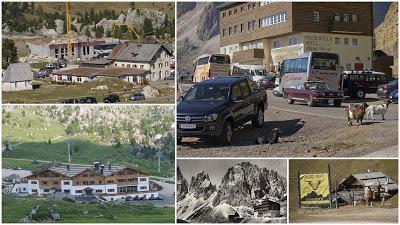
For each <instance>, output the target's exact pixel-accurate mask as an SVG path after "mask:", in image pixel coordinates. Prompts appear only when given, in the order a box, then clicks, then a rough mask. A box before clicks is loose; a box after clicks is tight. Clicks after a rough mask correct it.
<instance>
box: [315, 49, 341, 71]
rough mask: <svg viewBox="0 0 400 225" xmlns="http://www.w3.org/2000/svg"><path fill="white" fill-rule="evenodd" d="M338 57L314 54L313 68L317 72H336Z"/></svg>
mask: <svg viewBox="0 0 400 225" xmlns="http://www.w3.org/2000/svg"><path fill="white" fill-rule="evenodd" d="M337 65H338V57H337V55H336V54H329V53H314V54H313V56H312V62H311V68H312V69H317V70H336V66H337Z"/></svg>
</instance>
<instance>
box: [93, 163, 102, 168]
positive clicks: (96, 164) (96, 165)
mask: <svg viewBox="0 0 400 225" xmlns="http://www.w3.org/2000/svg"><path fill="white" fill-rule="evenodd" d="M93 165H94V169H95V170H99V169H100V168H99V166H100V163H99V162H94V163H93Z"/></svg>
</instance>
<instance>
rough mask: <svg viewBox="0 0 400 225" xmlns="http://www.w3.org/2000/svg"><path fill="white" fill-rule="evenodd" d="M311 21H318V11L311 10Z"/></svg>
mask: <svg viewBox="0 0 400 225" xmlns="http://www.w3.org/2000/svg"><path fill="white" fill-rule="evenodd" d="M313 21H314V22H319V12H317V11H314V12H313Z"/></svg>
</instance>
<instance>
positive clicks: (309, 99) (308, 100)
mask: <svg viewBox="0 0 400 225" xmlns="http://www.w3.org/2000/svg"><path fill="white" fill-rule="evenodd" d="M307 105H308V106H310V107H314V106H315V102H314V100H313V97H312V96H311V95H309V96H308V97H307Z"/></svg>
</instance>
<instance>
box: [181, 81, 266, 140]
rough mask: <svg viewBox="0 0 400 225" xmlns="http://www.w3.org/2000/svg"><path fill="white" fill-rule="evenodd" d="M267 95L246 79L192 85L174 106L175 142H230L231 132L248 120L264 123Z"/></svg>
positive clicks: (257, 124) (254, 122) (254, 123)
mask: <svg viewBox="0 0 400 225" xmlns="http://www.w3.org/2000/svg"><path fill="white" fill-rule="evenodd" d="M267 107H268V102H267V93H266V91H265V90H263V89H260V88H259V87H258V85H256V84H255V83H254V82H252V81H250V80H249V79H248V78H246V77H231V76H229V77H228V76H226V77H217V78H214V79H212V80H206V81H202V82H199V83H196V84H194V85H193V86H192V87H191V88H190V89H189V90H188V92H187V93H186V95H185V96H184V97H183V96H181V97H180V98H179V104H178V106H177V123H178V127H177V141H178V144H180V143H181V141H182V137H218V140H220V142H221V143H222V144H224V145H229V144H231V142H232V136H233V130H234V128H235V127H238V126H240V125H242V124H244V123H246V122H248V121H250V120H251V122H252V124H253V126H255V127H261V126H262V125H263V123H264V111H265V110H266V109H267Z"/></svg>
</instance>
